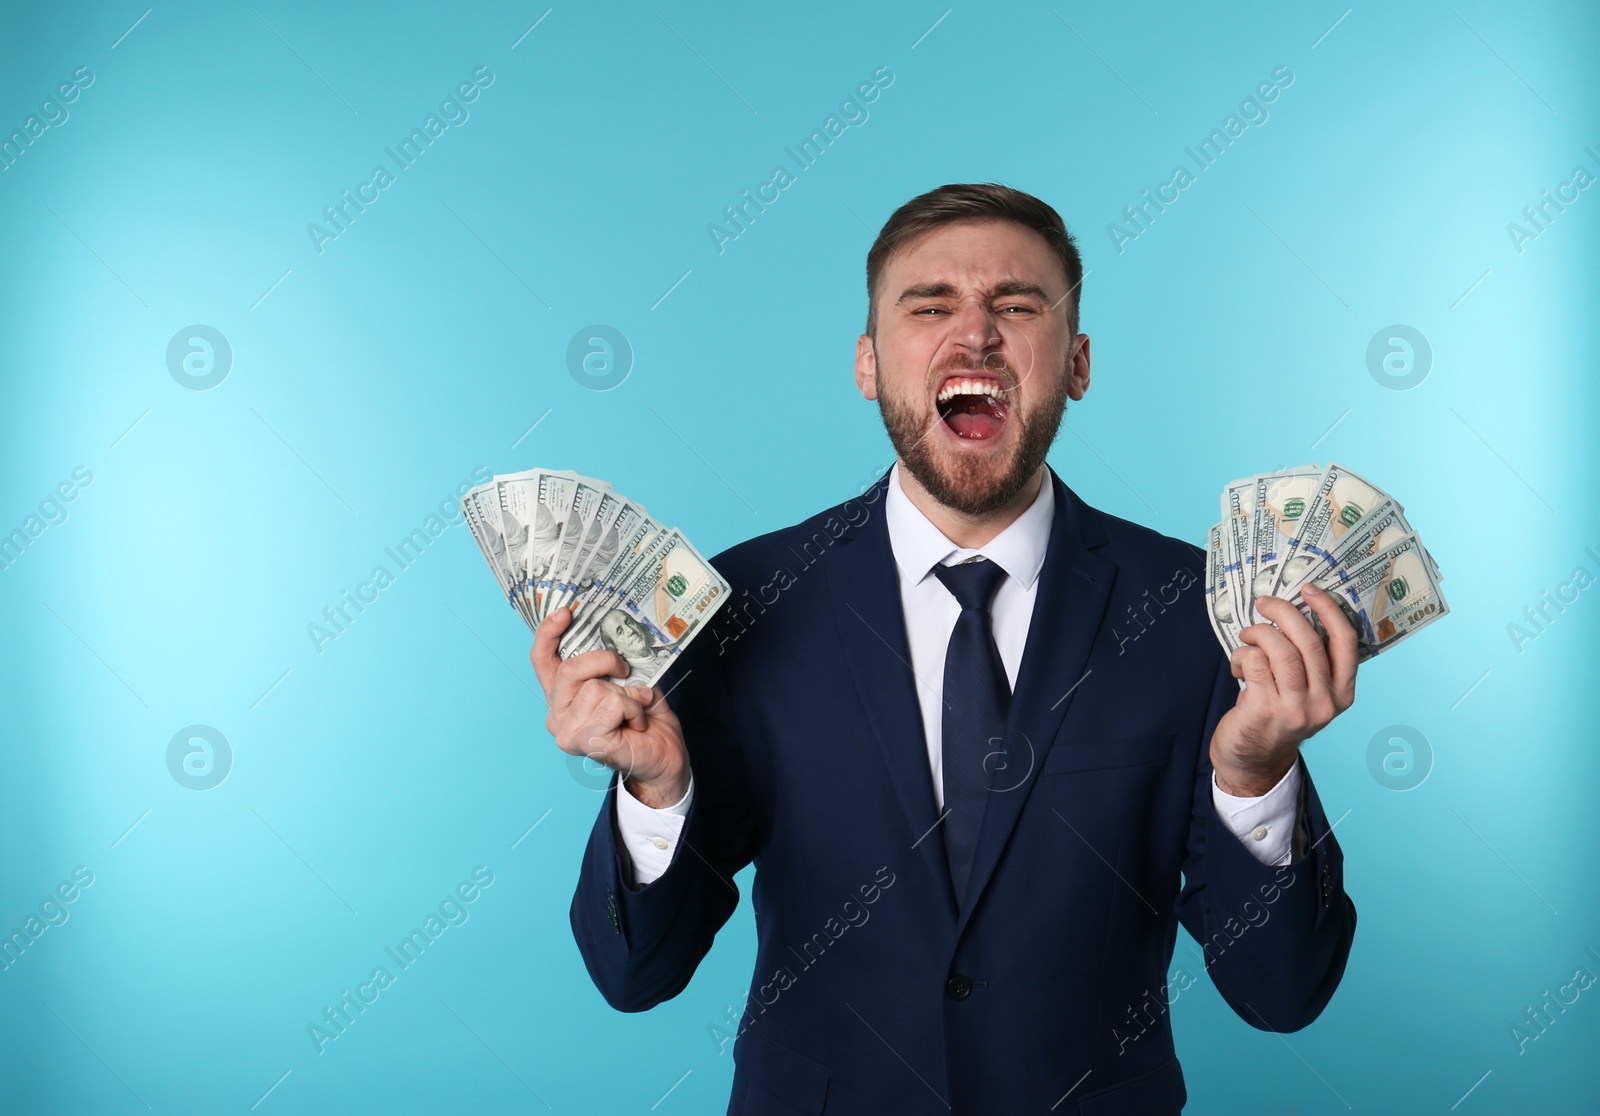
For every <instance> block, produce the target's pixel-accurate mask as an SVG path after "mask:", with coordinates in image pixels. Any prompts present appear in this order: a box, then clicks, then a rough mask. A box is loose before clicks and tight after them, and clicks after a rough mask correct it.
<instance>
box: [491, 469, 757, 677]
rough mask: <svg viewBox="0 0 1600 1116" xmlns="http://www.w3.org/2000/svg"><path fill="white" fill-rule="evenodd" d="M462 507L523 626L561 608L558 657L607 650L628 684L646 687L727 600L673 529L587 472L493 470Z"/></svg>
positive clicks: (724, 589)
mask: <svg viewBox="0 0 1600 1116" xmlns="http://www.w3.org/2000/svg"><path fill="white" fill-rule="evenodd" d="M461 511H462V515H463V516H464V517H465V519H466V522H467V524H468V526H469V527H470V528H471V530H472V536H473V538H474V539H475V540H476V541H477V544H478V549H479V551H480V552H481V553H482V554H483V558H484V562H485V563H486V564H487V565H488V567H489V570H490V572H491V573H492V574H493V575H494V578H495V582H496V584H497V586H498V587H499V591H500V593H501V595H502V596H503V597H504V598H505V599H506V601H507V603H508V604H510V605H511V607H512V608H513V609H515V610H516V612H517V615H519V616H521V617H522V619H523V622H524V623H526V624H527V625H528V627H529V629H530V630H532V631H535V632H537V631H538V629H539V624H540V622H541V621H543V620H544V619H545V618H547V617H548V616H549V615H550V614H551V613H552V612H554V611H556V610H557V609H561V608H568V609H571V611H572V617H573V619H572V624H571V625H570V626H569V627H568V628H567V630H566V631H565V632H563V633H562V636H561V645H560V650H559V653H560V655H561V657H562V658H570V657H571V656H572V655H575V654H580V653H582V652H583V651H588V650H596V649H608V650H612V651H615V652H617V653H618V654H620V655H621V656H622V657H623V659H624V660H625V661H626V662H627V664H628V667H629V673H628V676H627V679H626V681H627V682H628V683H629V684H630V685H654V684H655V683H656V682H657V681H658V680H659V679H660V677H661V675H662V674H663V673H665V671H666V670H667V668H668V667H670V666H671V665H672V663H674V662H676V661H677V659H678V656H679V655H681V654H682V653H683V650H684V648H685V647H687V646H688V645H689V642H690V641H691V640H692V639H694V638H695V636H696V635H698V634H699V633H700V632H701V631H703V630H704V629H705V627H706V626H707V624H708V623H709V621H710V619H711V617H712V615H713V614H714V613H715V612H716V611H717V609H719V608H720V607H722V605H723V603H724V602H725V601H726V600H727V599H728V583H727V582H726V581H725V580H723V578H722V576H721V575H720V574H718V573H717V571H716V569H715V568H714V567H713V566H712V565H711V563H710V562H708V561H706V559H705V558H704V557H703V556H702V555H701V554H700V552H699V551H697V550H696V549H695V548H694V546H693V545H692V544H691V543H690V542H689V540H688V539H687V538H685V537H684V535H683V533H682V532H681V531H679V530H677V529H676V528H671V527H666V526H663V525H662V524H661V523H659V522H658V521H656V520H655V519H653V518H652V517H651V516H650V514H649V512H648V511H647V510H646V509H645V507H644V505H642V504H640V503H638V502H637V501H634V500H630V499H628V498H627V497H626V496H623V495H621V494H620V493H618V492H616V491H615V490H614V489H613V488H612V487H611V485H610V484H608V483H607V482H605V481H602V480H596V479H595V478H593V477H585V476H580V475H579V474H578V473H576V472H572V471H570V470H560V469H529V470H526V471H524V472H520V473H506V474H501V475H499V476H496V477H494V478H493V479H492V480H490V481H488V482H487V483H485V484H482V485H479V486H478V487H476V488H473V489H471V490H469V491H468V492H467V494H466V495H465V496H463V497H462V500H461Z"/></svg>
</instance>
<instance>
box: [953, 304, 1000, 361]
mask: <svg viewBox="0 0 1600 1116" xmlns="http://www.w3.org/2000/svg"><path fill="white" fill-rule="evenodd" d="M998 323H999V319H998V318H996V317H995V315H994V313H993V311H991V310H990V309H989V307H988V305H987V304H985V303H984V302H983V300H982V299H977V298H968V299H963V300H962V301H961V302H960V304H959V305H958V306H957V307H956V309H955V311H954V312H953V313H952V315H951V330H950V342H951V344H953V345H955V346H957V347H958V348H961V349H965V350H966V351H967V352H968V353H969V354H970V355H971V356H972V357H973V359H974V360H976V361H980V362H981V361H982V360H983V359H984V358H986V357H988V356H989V355H990V354H991V353H993V352H995V351H996V350H998V349H999V347H1000V343H1001V338H1000V327H999V324H998Z"/></svg>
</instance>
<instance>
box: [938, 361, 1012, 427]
mask: <svg viewBox="0 0 1600 1116" xmlns="http://www.w3.org/2000/svg"><path fill="white" fill-rule="evenodd" d="M934 405H935V406H936V407H937V409H938V411H939V417H940V418H941V419H943V420H944V424H945V425H946V426H948V427H949V428H950V429H951V431H953V432H954V433H955V435H956V437H958V438H963V439H966V440H968V441H975V442H981V441H986V440H988V439H991V438H997V437H999V436H1000V432H1001V431H1002V430H1004V429H1005V425H1006V419H1007V418H1008V417H1009V416H1010V414H1011V393H1010V392H1009V391H1008V390H1007V389H1006V386H1005V385H1004V384H1003V383H1001V382H1000V381H999V380H997V379H993V378H992V377H988V376H965V375H955V376H951V377H949V378H947V379H946V380H945V381H944V383H943V384H941V385H940V387H939V394H938V395H937V396H936V397H935V399H934Z"/></svg>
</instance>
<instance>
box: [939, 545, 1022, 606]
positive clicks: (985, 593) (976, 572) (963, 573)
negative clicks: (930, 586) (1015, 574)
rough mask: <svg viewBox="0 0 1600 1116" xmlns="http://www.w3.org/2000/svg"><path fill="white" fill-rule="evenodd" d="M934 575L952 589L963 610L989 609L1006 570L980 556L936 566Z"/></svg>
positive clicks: (951, 593)
mask: <svg viewBox="0 0 1600 1116" xmlns="http://www.w3.org/2000/svg"><path fill="white" fill-rule="evenodd" d="M933 576H934V577H937V578H938V579H939V580H940V581H942V582H944V587H945V588H946V589H948V590H950V595H951V596H952V597H954V598H955V599H956V600H957V601H958V602H960V604H961V610H962V611H963V612H965V611H967V610H968V609H974V608H975V609H980V610H983V609H987V608H988V607H989V602H990V601H992V600H994V594H995V590H997V589H999V588H1000V582H1001V581H1002V580H1004V578H1005V576H1006V571H1005V570H1003V569H1001V568H1000V566H999V564H998V563H995V562H991V561H989V560H988V559H987V558H978V559H977V560H976V561H972V562H959V563H957V564H956V565H954V566H942V565H941V566H935V567H933Z"/></svg>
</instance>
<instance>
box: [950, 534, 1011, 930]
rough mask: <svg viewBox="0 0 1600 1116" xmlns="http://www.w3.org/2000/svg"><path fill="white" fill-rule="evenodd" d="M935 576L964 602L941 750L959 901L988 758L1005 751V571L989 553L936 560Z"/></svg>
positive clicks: (984, 794) (984, 797) (985, 788)
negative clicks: (997, 622) (996, 604)
mask: <svg viewBox="0 0 1600 1116" xmlns="http://www.w3.org/2000/svg"><path fill="white" fill-rule="evenodd" d="M933 573H934V576H935V577H937V578H938V579H939V580H940V581H942V582H943V583H944V587H945V588H946V589H948V590H950V595H951V596H953V597H955V599H956V600H957V601H958V602H960V604H961V615H960V616H959V617H957V618H956V626H955V630H954V631H952V632H951V633H950V647H949V649H948V650H947V651H946V652H945V656H944V691H943V697H944V719H943V734H942V743H941V746H940V751H941V754H942V763H943V770H944V807H945V810H946V813H947V816H946V817H945V822H944V851H945V858H946V860H948V861H949V864H950V882H951V883H952V884H953V885H954V886H955V891H956V902H957V903H960V902H961V901H962V896H963V895H964V894H965V892H966V888H967V877H968V876H969V875H971V874H972V856H973V852H974V851H975V850H976V849H977V846H978V830H979V829H980V828H981V827H982V824H983V810H984V805H985V803H986V802H987V801H988V799H989V778H990V774H991V772H990V771H989V770H986V767H987V766H989V765H986V764H985V759H984V757H986V756H988V755H989V754H990V753H993V752H999V751H1002V750H1003V737H1004V734H1005V730H1006V710H1007V708H1008V707H1009V706H1010V704H1011V684H1010V683H1009V682H1008V681H1007V680H1006V668H1005V664H1004V663H1002V662H1001V661H1000V649H999V648H998V647H996V646H995V642H994V631H993V629H992V628H991V626H990V623H989V602H990V601H992V600H994V594H995V590H997V589H999V588H1000V582H1001V581H1003V580H1004V579H1005V576H1006V571H1005V570H1003V569H1001V568H1000V567H999V566H998V565H996V564H995V563H993V562H991V561H989V560H988V559H986V558H979V559H978V560H977V561H973V562H963V563H959V564H957V565H954V566H935V567H934V568H933Z"/></svg>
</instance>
